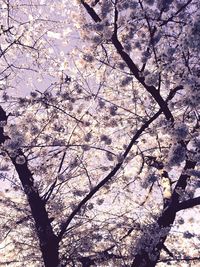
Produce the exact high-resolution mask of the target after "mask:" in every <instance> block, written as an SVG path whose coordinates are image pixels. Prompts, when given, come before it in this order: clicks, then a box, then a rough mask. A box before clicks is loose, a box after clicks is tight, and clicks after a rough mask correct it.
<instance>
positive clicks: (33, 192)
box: [0, 107, 59, 267]
mask: <svg viewBox="0 0 200 267" xmlns="http://www.w3.org/2000/svg"><path fill="white" fill-rule="evenodd" d="M0 113H1V114H0V122H1V121H5V119H6V120H7V117H6V115H5V111H4V110H3V109H2V107H0ZM6 138H7V137H6V136H4V133H3V127H0V142H1V144H2V143H3V142H4V141H5V139H6ZM8 155H9V153H8ZM17 156H23V157H24V158H25V159H26V157H25V155H24V154H23V151H22V150H21V149H18V151H17ZM17 156H16V157H10V159H11V161H12V163H13V165H14V167H15V169H16V171H17V173H18V176H19V179H20V181H21V184H22V186H23V189H24V192H25V194H26V196H27V199H28V203H29V206H30V208H31V214H32V217H33V219H34V221H35V227H36V232H37V236H38V239H39V244H40V250H41V253H42V257H43V261H44V265H45V267H57V266H58V264H59V253H58V248H59V245H58V244H59V243H58V239H57V236H56V235H55V234H54V232H53V229H52V226H51V223H50V219H49V217H48V213H47V210H46V207H45V202H44V201H43V200H42V198H41V197H40V195H39V193H38V191H37V189H36V188H35V187H34V182H33V175H32V173H31V171H30V170H29V168H28V163H27V160H26V161H25V163H24V164H17V162H16V158H17Z"/></svg>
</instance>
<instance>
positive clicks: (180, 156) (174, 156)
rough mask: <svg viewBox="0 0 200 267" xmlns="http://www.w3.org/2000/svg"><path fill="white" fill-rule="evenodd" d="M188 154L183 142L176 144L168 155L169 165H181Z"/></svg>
mask: <svg viewBox="0 0 200 267" xmlns="http://www.w3.org/2000/svg"><path fill="white" fill-rule="evenodd" d="M185 156H186V151H185V148H184V147H183V146H182V145H181V144H174V145H173V146H172V147H171V149H170V151H169V155H168V167H172V166H179V165H180V164H181V163H182V162H183V161H184V160H185Z"/></svg>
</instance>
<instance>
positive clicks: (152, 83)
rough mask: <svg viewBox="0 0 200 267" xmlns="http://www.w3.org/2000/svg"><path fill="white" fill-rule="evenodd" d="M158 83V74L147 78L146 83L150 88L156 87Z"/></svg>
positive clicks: (152, 74)
mask: <svg viewBox="0 0 200 267" xmlns="http://www.w3.org/2000/svg"><path fill="white" fill-rule="evenodd" d="M157 82H158V74H157V73H151V74H149V75H147V76H145V83H146V84H147V85H149V86H156V85H157Z"/></svg>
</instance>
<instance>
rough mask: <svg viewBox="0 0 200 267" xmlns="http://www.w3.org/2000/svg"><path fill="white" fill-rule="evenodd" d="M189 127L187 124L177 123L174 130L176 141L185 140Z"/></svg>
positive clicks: (173, 134)
mask: <svg viewBox="0 0 200 267" xmlns="http://www.w3.org/2000/svg"><path fill="white" fill-rule="evenodd" d="M188 133H189V131H188V127H187V125H186V124H185V123H182V122H180V123H176V124H175V125H174V128H173V130H172V136H173V137H174V138H175V140H177V141H180V140H185V139H186V137H187V135H188Z"/></svg>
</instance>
